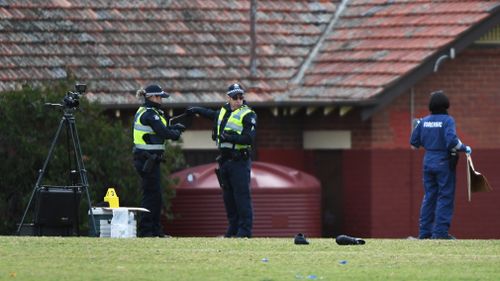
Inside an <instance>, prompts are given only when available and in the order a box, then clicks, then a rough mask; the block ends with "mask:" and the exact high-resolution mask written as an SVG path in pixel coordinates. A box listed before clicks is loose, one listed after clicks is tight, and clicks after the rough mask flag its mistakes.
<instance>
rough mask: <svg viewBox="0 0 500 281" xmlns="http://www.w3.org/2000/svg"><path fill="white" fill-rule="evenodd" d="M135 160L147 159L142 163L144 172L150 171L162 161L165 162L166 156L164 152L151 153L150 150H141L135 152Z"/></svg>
mask: <svg viewBox="0 0 500 281" xmlns="http://www.w3.org/2000/svg"><path fill="white" fill-rule="evenodd" d="M134 160H141V161H145V162H144V165H142V171H143V172H144V173H149V172H151V170H153V167H154V166H155V165H156V164H159V163H161V162H165V156H164V155H163V153H160V154H157V153H150V152H148V151H144V150H143V151H140V152H135V153H134Z"/></svg>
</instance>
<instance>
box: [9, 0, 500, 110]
mask: <svg viewBox="0 0 500 281" xmlns="http://www.w3.org/2000/svg"><path fill="white" fill-rule="evenodd" d="M11 2H12V3H8V4H4V5H2V6H0V91H5V90H9V89H14V88H16V87H18V86H19V85H20V83H22V82H24V81H30V82H32V83H39V82H40V81H45V80H54V79H62V78H65V77H66V76H67V75H69V74H70V73H71V74H73V75H75V76H76V77H77V78H78V80H79V81H84V82H86V83H88V85H89V87H88V91H89V94H88V97H90V98H92V99H95V100H99V101H101V102H103V103H105V104H109V105H116V106H120V105H123V106H126V105H130V104H135V103H137V100H136V99H135V97H134V95H133V94H134V93H135V91H136V90H137V88H138V87H140V86H143V85H145V84H147V83H151V82H156V83H159V84H161V85H162V86H163V87H164V89H165V90H166V91H168V92H170V93H172V95H171V96H172V98H171V102H172V103H173V104H176V103H177V104H178V105H179V106H184V105H186V104H190V103H198V102H199V103H205V104H209V103H214V104H216V103H220V102H221V101H223V97H224V91H225V89H226V87H227V85H228V84H229V83H232V82H234V81H241V82H242V83H243V84H244V85H245V86H247V88H249V94H248V99H249V100H250V101H251V102H255V103H263V104H273V103H276V104H283V103H287V102H290V103H294V102H297V103H302V102H310V101H328V102H331V103H335V102H346V103H353V104H355V103H362V104H366V103H368V104H370V103H373V100H374V98H376V97H377V96H378V95H381V94H382V93H384V91H385V90H386V89H387V88H388V87H390V86H391V85H394V83H396V81H400V80H401V79H402V78H403V77H405V76H406V75H408V74H409V73H411V72H412V71H414V70H415V69H416V68H418V67H419V66H420V65H421V64H422V63H423V62H425V61H428V60H429V58H430V57H431V56H433V55H435V54H436V53H437V52H439V51H441V49H443V48H445V47H447V46H449V44H450V43H451V42H454V41H456V40H457V38H460V36H463V34H465V33H466V32H467V31H468V30H470V29H471V28H472V27H474V26H475V25H477V24H478V23H480V22H482V21H484V20H485V19H487V18H488V17H492V16H493V14H492V13H493V12H495V15H496V10H495V8H496V7H498V6H499V1H486V0H482V1H480V0H471V1H446V0H442V1H431V0H395V1H387V0H351V1H348V5H347V6H346V7H345V9H344V10H342V11H341V13H340V17H339V19H338V21H337V22H335V23H332V24H333V25H332V29H328V30H327V26H328V25H329V24H330V23H331V20H332V19H333V18H334V15H335V13H336V12H338V9H339V7H340V1H325V0H259V1H256V3H257V7H256V11H257V13H256V15H255V18H256V26H255V31H256V34H255V39H256V45H255V55H256V56H255V58H254V59H255V60H252V35H251V34H250V32H251V14H250V9H251V0H240V1H227V0H197V1H182V0H181V1H107V0H95V1H94V0H92V1H89V0H49V1H32V0H21V1H11ZM325 32H327V33H325ZM315 48H317V50H318V51H317V52H316V51H315ZM252 63H255V71H254V72H252V70H251V67H250V66H251V64H252Z"/></svg>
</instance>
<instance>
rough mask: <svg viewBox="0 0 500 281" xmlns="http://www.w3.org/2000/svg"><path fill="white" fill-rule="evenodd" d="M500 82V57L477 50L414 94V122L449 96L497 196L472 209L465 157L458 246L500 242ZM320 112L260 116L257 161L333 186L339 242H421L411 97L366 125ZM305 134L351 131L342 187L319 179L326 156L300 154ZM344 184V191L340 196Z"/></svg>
mask: <svg viewBox="0 0 500 281" xmlns="http://www.w3.org/2000/svg"><path fill="white" fill-rule="evenodd" d="M499 77H500V49H478V48H471V49H469V50H467V51H465V52H463V53H461V54H459V55H458V56H457V58H456V59H454V60H447V61H445V63H443V64H442V65H441V66H440V69H439V72H438V73H435V74H432V75H430V76H429V77H427V78H426V79H424V80H423V81H421V82H420V83H418V84H417V85H416V86H415V87H414V106H415V117H423V116H425V115H427V114H428V109H427V104H428V99H429V93H430V92H432V91H434V90H437V89H443V90H445V91H446V93H447V95H448V96H449V97H450V101H451V108H450V110H449V113H450V114H451V115H452V116H453V117H454V118H455V120H456V122H457V133H458V135H459V137H460V138H461V140H462V141H463V142H464V143H466V144H468V145H471V146H472V148H473V159H474V161H475V164H476V168H477V169H478V170H479V171H481V172H482V173H483V174H484V175H486V176H487V178H488V180H489V181H490V184H491V185H492V186H493V189H494V191H493V192H490V193H487V194H486V193H485V194H474V195H473V200H472V202H471V203H469V202H467V199H466V192H465V180H466V178H465V161H464V157H463V156H462V158H461V160H460V163H459V170H458V175H457V177H458V182H457V194H456V208H455V216H454V220H453V222H452V228H451V233H452V234H454V235H456V236H457V237H459V238H497V239H498V238H500V220H499V219H498V218H499V217H500V208H498V207H497V205H498V202H499V201H500V192H499V191H496V190H497V189H498V186H500V175H499V174H498V173H497V170H498V169H497V167H498V164H497V159H499V158H500V137H499V136H500V125H499V124H500V114H497V112H496V111H497V109H498V108H500V78H499ZM321 110H322V109H321ZM321 110H318V111H316V112H314V113H313V114H310V115H308V114H306V112H305V108H302V109H301V110H300V111H299V112H297V113H296V114H295V115H293V116H290V115H284V114H283V113H282V111H281V110H280V114H279V116H274V115H273V114H272V113H271V111H270V109H268V108H256V111H257V114H258V137H257V146H256V147H257V159H258V160H260V161H266V162H271V163H277V164H282V165H286V166H290V167H294V168H297V169H300V170H304V171H306V172H309V173H311V174H313V175H316V176H317V177H318V178H319V179H320V181H321V182H322V183H326V184H330V185H332V186H324V187H323V188H324V192H328V189H331V190H334V191H335V193H334V195H333V196H335V195H337V196H339V197H340V198H341V200H332V202H331V204H335V206H333V207H332V208H330V209H333V210H339V214H338V216H341V218H342V219H341V223H340V224H337V225H336V227H337V228H336V229H335V230H333V232H332V233H333V234H338V233H346V234H350V235H355V236H361V237H394V238H404V237H407V236H416V235H417V234H418V216H419V210H420V203H421V200H422V196H423V187H422V174H421V170H422V169H421V166H422V157H423V150H419V151H412V150H411V149H410V148H409V143H408V141H409V136H410V130H411V117H412V116H411V115H410V91H408V92H407V93H405V94H403V95H401V96H400V97H398V98H397V99H395V100H394V101H393V102H391V104H390V105H388V106H387V107H386V108H384V109H382V110H381V111H380V112H377V113H376V114H375V115H374V116H373V117H372V119H370V120H368V121H366V122H363V121H361V119H360V117H359V111H357V110H353V111H352V112H349V113H348V114H347V115H346V116H343V117H340V116H339V114H338V109H336V110H335V111H334V112H333V113H331V114H329V115H326V116H325V115H324V114H323V112H322V111H321ZM200 129H202V128H201V127H200ZM306 129H307V130H318V129H337V130H351V133H352V149H351V150H343V151H342V153H341V157H339V158H340V160H339V161H340V162H341V163H339V166H340V167H341V168H340V169H341V170H342V171H341V177H342V179H341V180H340V181H335V183H332V181H331V179H330V178H329V176H328V174H326V175H325V173H324V172H323V173H319V172H317V170H318V167H321V165H327V164H325V163H326V162H325V163H323V162H324V161H326V160H325V158H324V157H323V158H322V157H318V155H322V151H320V150H319V151H304V150H303V149H302V131H303V130H306ZM322 161H323V162H322ZM338 184H341V185H342V186H341V188H340V189H339V187H338V186H337V185H338ZM325 189H327V190H325ZM326 204H328V202H327V203H326ZM324 209H325V208H324ZM332 233H330V234H332Z"/></svg>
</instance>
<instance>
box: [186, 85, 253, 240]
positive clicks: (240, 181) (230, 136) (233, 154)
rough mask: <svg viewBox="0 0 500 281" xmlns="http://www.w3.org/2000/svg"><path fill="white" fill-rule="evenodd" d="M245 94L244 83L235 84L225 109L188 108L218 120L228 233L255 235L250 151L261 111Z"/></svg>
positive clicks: (216, 129)
mask: <svg viewBox="0 0 500 281" xmlns="http://www.w3.org/2000/svg"><path fill="white" fill-rule="evenodd" d="M244 94H245V90H244V89H243V87H242V86H241V85H240V84H237V83H236V84H232V85H230V86H229V88H228V90H227V103H226V104H224V105H223V106H222V108H221V109H219V110H217V111H215V110H211V109H207V108H203V107H191V108H188V109H187V110H186V113H188V114H191V115H192V114H199V115H201V116H203V117H205V118H209V119H211V120H213V121H214V131H213V134H212V139H213V140H214V141H216V143H217V146H218V148H219V151H220V156H219V157H218V158H217V161H218V163H219V169H218V170H217V171H216V173H217V177H218V179H219V183H220V186H221V188H222V192H223V199H224V206H225V208H226V215H227V220H228V224H229V225H228V228H227V231H226V233H225V235H224V236H225V237H248V238H250V237H252V226H253V208H252V198H251V193H250V170H251V159H250V152H251V148H252V145H253V143H254V140H255V134H256V126H257V115H256V114H255V112H254V111H253V110H252V109H251V108H250V107H248V105H247V104H246V101H245V100H244Z"/></svg>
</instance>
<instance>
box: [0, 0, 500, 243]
mask: <svg viewBox="0 0 500 281" xmlns="http://www.w3.org/2000/svg"><path fill="white" fill-rule="evenodd" d="M499 46H500V1H486V0H483V1H479V0H478V1H474V0H471V1H452V0H450V1H447V0H442V1H430V0H428V1H427V0H413V1H412V0H394V1H386V0H373V1H368V0H344V1H324V0H310V1H306V0H303V1H299V0H297V1H295V0H288V1H285V0H259V1H257V0H240V1H222V0H211V1H205V0H203V1H201V0H200V1H195V0H193V1H144V2H139V3H136V2H135V1H130V2H127V1H117V2H116V3H114V2H110V1H77V0H75V1H70V0H53V1H0V54H1V55H0V91H6V90H10V89H15V88H17V87H19V86H20V85H21V84H22V83H25V82H28V83H37V82H40V81H45V80H56V79H62V78H66V76H68V75H69V73H72V74H74V75H75V76H76V77H77V78H78V80H80V81H83V82H86V83H87V84H88V91H89V94H88V95H87V97H88V98H89V99H92V100H95V101H98V102H100V103H102V104H104V105H105V106H106V107H107V108H109V112H110V113H112V114H114V115H115V116H117V117H119V118H122V119H124V120H130V118H131V116H132V114H133V113H134V111H135V108H136V107H137V106H138V101H137V100H136V99H135V97H134V93H135V90H137V88H139V87H140V86H143V85H145V84H148V83H150V82H156V83H160V84H161V85H162V86H163V87H164V89H165V90H166V91H168V92H170V93H171V94H172V96H171V98H170V100H169V106H170V107H171V108H172V110H171V111H172V113H173V114H178V113H181V112H182V111H183V110H184V108H186V107H187V106H189V105H202V106H213V107H215V106H219V105H220V104H221V103H222V102H223V100H224V91H225V89H226V87H227V85H228V84H230V83H232V82H234V81H240V82H242V83H243V84H244V85H245V86H246V88H247V90H248V94H247V100H248V102H249V103H250V104H251V105H252V106H253V107H254V108H255V109H256V112H257V114H258V116H259V128H258V139H257V145H256V152H255V158H256V159H257V160H260V161H267V162H274V163H278V164H284V165H287V166H292V167H295V168H298V169H301V170H305V171H307V172H310V173H311V174H314V175H315V176H316V177H318V178H319V179H320V180H321V182H322V188H323V235H324V236H332V235H335V234H338V233H347V234H351V235H357V236H364V237H407V236H410V235H413V236H415V235H416V234H417V223H418V212H419V207H420V200H421V197H422V183H421V159H422V155H423V153H422V151H412V150H411V149H410V148H409V144H408V139H409V134H410V130H411V121H412V119H413V118H415V117H421V116H423V115H425V114H427V109H426V108H427V100H428V94H429V92H431V91H434V90H437V89H443V90H445V91H446V93H447V94H448V95H449V97H450V99H451V103H452V105H451V108H450V114H452V115H453V116H454V117H455V119H456V121H457V130H458V134H459V136H460V137H461V139H462V141H464V142H465V143H466V144H468V145H471V146H472V148H473V155H472V156H473V159H474V161H475V165H476V168H477V169H478V170H480V171H481V172H483V174H485V175H486V176H487V178H488V180H489V181H490V184H491V185H492V186H493V189H494V191H493V192H490V193H484V194H474V195H473V200H472V202H471V203H468V202H467V200H466V192H465V163H464V160H463V157H462V160H461V163H460V164H459V165H460V166H459V169H460V170H459V176H458V177H459V181H458V184H457V199H456V214H455V217H454V221H453V225H452V228H451V232H452V233H453V235H455V236H457V237H458V238H500V220H498V217H500V208H498V203H495V202H498V201H499V200H500V193H499V192H498V191H497V189H498V186H499V183H500V175H498V174H496V169H497V163H496V161H495V160H496V159H497V157H499V156H500V141H498V135H500V126H498V124H499V123H500V122H499V121H500V120H499V119H500V117H498V115H497V114H496V111H497V109H498V108H499V105H500V100H499V98H498V96H499V95H500V79H499V78H498V77H500V48H499ZM209 129H210V124H208V123H207V122H204V121H203V120H201V119H197V120H196V121H195V122H194V126H193V128H192V130H191V131H189V132H188V133H187V134H186V137H185V139H184V151H185V154H186V158H187V160H188V162H189V163H190V164H191V165H196V164H201V163H206V162H208V161H212V159H213V157H214V155H215V154H216V151H215V150H214V148H213V146H212V144H211V143H209V133H208V132H207V130H209ZM205 139H206V141H204V140H205Z"/></svg>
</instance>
